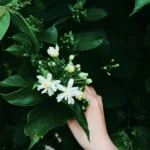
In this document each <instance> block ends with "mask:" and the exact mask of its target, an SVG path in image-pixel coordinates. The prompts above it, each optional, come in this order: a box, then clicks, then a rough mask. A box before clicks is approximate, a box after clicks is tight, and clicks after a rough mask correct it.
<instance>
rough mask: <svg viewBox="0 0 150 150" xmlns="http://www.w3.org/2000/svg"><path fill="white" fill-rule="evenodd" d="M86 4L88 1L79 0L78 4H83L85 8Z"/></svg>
mask: <svg viewBox="0 0 150 150" xmlns="http://www.w3.org/2000/svg"><path fill="white" fill-rule="evenodd" d="M85 3H86V0H77V2H76V4H81V6H83V5H84V4H85Z"/></svg>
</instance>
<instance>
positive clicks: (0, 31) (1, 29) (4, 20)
mask: <svg viewBox="0 0 150 150" xmlns="http://www.w3.org/2000/svg"><path fill="white" fill-rule="evenodd" d="M0 13H2V12H0ZM9 25H10V14H9V11H8V10H6V12H5V14H3V15H2V17H0V40H2V38H3V37H4V35H5V33H6V31H7V30H8V27H9Z"/></svg>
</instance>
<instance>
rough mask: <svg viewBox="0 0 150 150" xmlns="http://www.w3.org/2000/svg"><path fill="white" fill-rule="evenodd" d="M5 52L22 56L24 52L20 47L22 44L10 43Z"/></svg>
mask: <svg viewBox="0 0 150 150" xmlns="http://www.w3.org/2000/svg"><path fill="white" fill-rule="evenodd" d="M6 51H7V52H10V53H11V54H13V55H14V56H18V57H19V56H23V54H24V53H25V50H24V48H23V47H22V45H19V44H18V45H17V44H15V45H12V46H10V47H8V48H7V49H6Z"/></svg>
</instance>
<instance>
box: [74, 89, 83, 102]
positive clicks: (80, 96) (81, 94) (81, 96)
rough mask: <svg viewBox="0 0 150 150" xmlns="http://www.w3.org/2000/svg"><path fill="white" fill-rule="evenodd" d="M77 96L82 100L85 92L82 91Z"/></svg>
mask: <svg viewBox="0 0 150 150" xmlns="http://www.w3.org/2000/svg"><path fill="white" fill-rule="evenodd" d="M75 98H76V99H78V100H80V101H81V100H82V98H83V92H82V91H80V94H79V96H76V97H75Z"/></svg>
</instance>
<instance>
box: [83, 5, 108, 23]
mask: <svg viewBox="0 0 150 150" xmlns="http://www.w3.org/2000/svg"><path fill="white" fill-rule="evenodd" d="M86 11H87V17H86V18H85V20H87V21H97V20H100V19H103V18H105V17H106V16H107V15H108V12H107V11H106V10H104V9H101V8H92V7H91V8H87V9H86Z"/></svg>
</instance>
